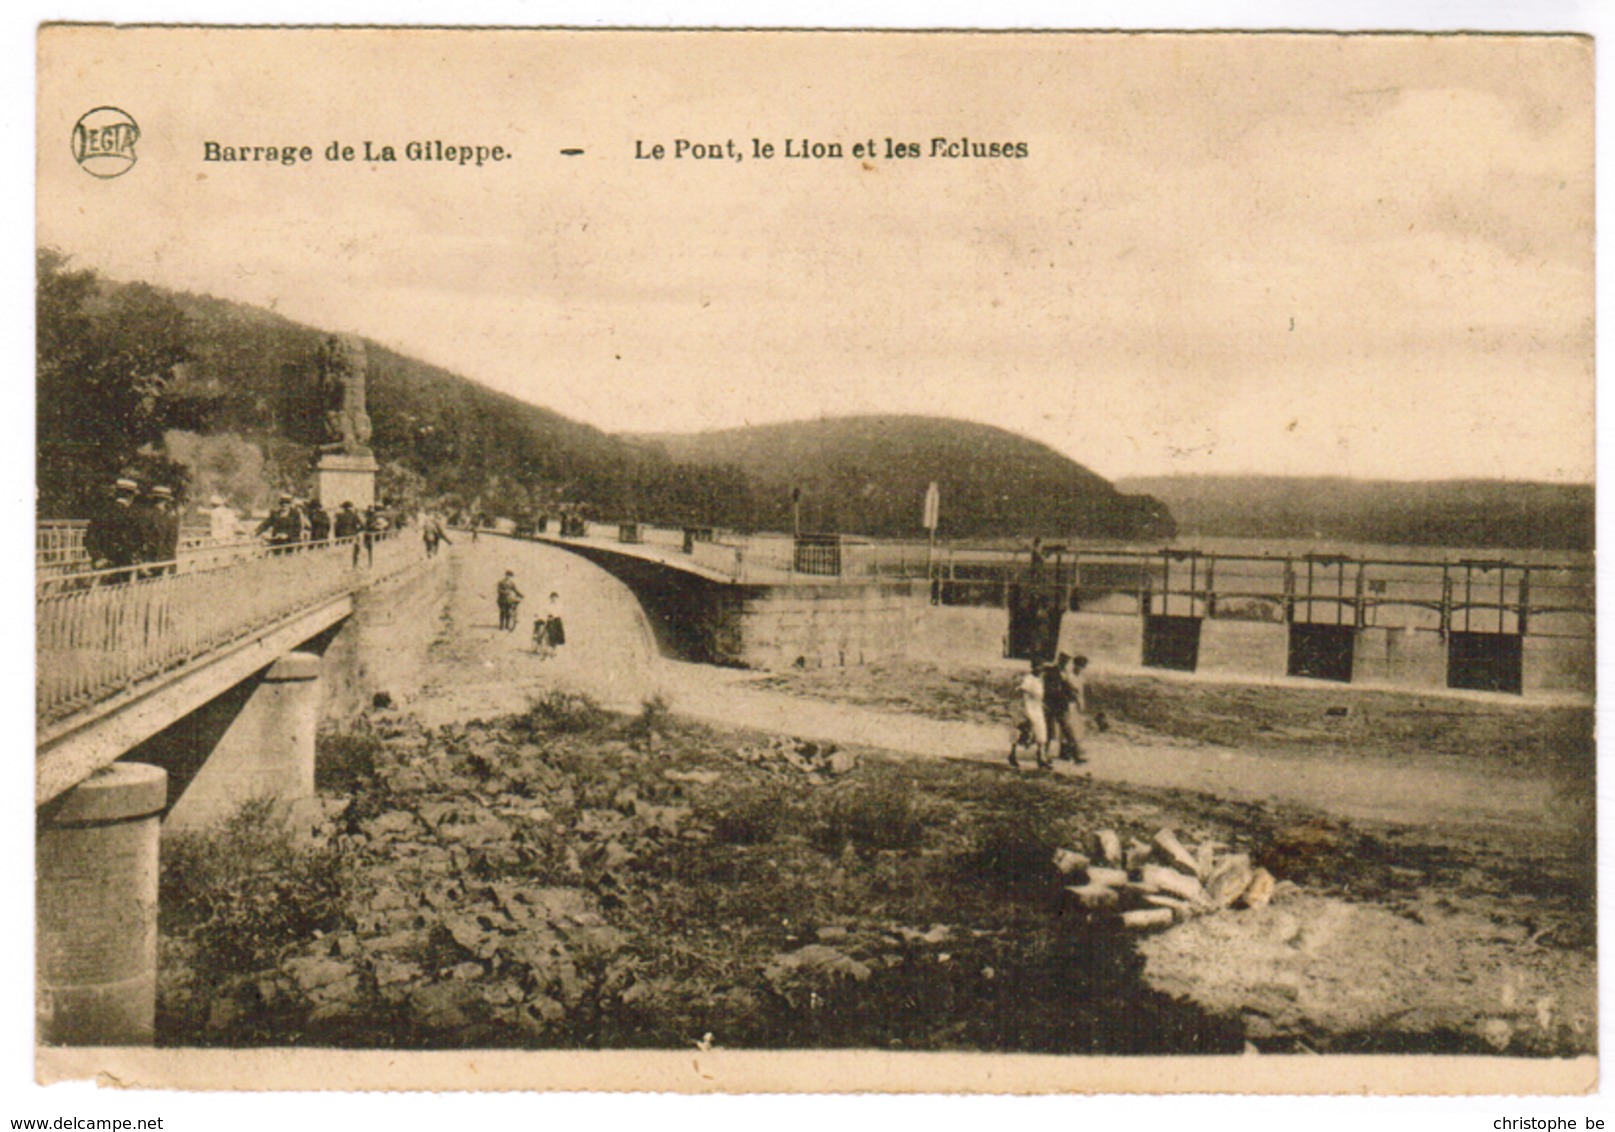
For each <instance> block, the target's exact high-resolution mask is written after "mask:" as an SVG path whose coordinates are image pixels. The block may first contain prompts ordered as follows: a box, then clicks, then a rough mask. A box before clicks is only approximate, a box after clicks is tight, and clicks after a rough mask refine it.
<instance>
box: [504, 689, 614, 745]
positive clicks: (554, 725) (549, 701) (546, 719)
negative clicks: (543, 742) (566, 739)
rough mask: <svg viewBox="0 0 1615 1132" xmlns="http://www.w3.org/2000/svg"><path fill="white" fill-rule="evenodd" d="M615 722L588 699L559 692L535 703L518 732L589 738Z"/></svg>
mask: <svg viewBox="0 0 1615 1132" xmlns="http://www.w3.org/2000/svg"><path fill="white" fill-rule="evenodd" d="M611 722H612V715H611V713H610V712H608V711H606V709H605V708H603V707H601V706H600V705H599V704H597V703H595V702H594V700H592V699H590V698H589V697H588V696H585V695H583V694H581V693H578V692H563V691H560V690H555V691H549V692H545V693H544V694H543V695H542V696H539V697H537V698H536V699H534V700H533V702H532V706H530V707H529V708H528V709H527V713H526V714H525V715H522V716H518V717H517V729H518V730H523V731H526V732H527V733H528V734H530V735H586V734H589V733H591V732H596V731H603V730H605V729H606V728H607V727H608V726H609V725H610V724H611Z"/></svg>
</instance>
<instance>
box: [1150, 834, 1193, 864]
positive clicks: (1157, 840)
mask: <svg viewBox="0 0 1615 1132" xmlns="http://www.w3.org/2000/svg"><path fill="white" fill-rule="evenodd" d="M1150 840H1151V841H1152V842H1153V843H1154V845H1155V847H1156V848H1157V849H1159V850H1160V851H1161V852H1162V853H1164V854H1166V857H1167V859H1168V860H1170V861H1171V862H1172V863H1173V864H1175V865H1177V866H1178V867H1179V868H1180V869H1182V870H1184V871H1185V872H1187V873H1192V874H1194V875H1196V876H1198V875H1199V872H1200V862H1199V861H1198V860H1196V859H1195V856H1194V854H1193V853H1191V852H1189V851H1188V850H1187V849H1185V848H1184V847H1183V842H1181V841H1179V840H1178V835H1177V834H1176V833H1174V832H1172V830H1171V829H1170V828H1162V829H1158V830H1156V831H1155V836H1154V837H1152V838H1150Z"/></svg>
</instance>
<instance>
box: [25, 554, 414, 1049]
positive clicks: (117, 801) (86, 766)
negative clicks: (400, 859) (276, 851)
mask: <svg viewBox="0 0 1615 1132" xmlns="http://www.w3.org/2000/svg"><path fill="white" fill-rule="evenodd" d="M432 565H433V563H432V562H430V561H428V560H426V559H425V558H424V555H423V551H422V549H421V546H420V544H419V543H418V542H416V541H415V540H413V539H410V538H406V537H397V536H393V537H389V536H387V535H385V534H383V535H371V536H370V537H369V540H368V542H366V541H364V540H363V536H361V538H359V539H346V540H338V541H330V542H325V543H318V544H314V543H309V544H303V545H300V546H295V547H287V548H266V547H262V546H259V545H256V544H243V545H237V546H221V547H198V548H196V549H194V550H192V551H190V552H187V553H186V554H184V555H182V557H181V558H179V559H178V560H176V561H171V562H154V563H145V564H143V565H142V566H140V567H139V568H138V569H137V570H135V571H130V570H127V569H122V570H105V571H82V572H77V573H64V572H60V571H49V570H46V571H41V573H40V575H39V577H38V580H37V582H36V592H35V617H36V646H35V648H36V664H37V668H36V681H35V707H36V712H37V733H36V741H35V749H36V759H35V787H34V798H35V804H36V806H37V807H38V818H37V822H36V837H37V845H38V851H37V876H36V885H37V890H36V892H37V895H36V920H37V931H38V939H37V948H38V963H39V970H38V997H39V1004H40V1010H39V1016H40V1032H41V1038H42V1040H45V1041H52V1042H60V1043H65V1044H96V1043H105V1042H118V1043H142V1042H149V1041H150V1040H151V1033H152V1027H153V1022H154V1008H155V978H156V891H157V857H158V844H159V823H161V826H162V827H165V828H169V829H185V828H199V827H206V826H208V825H211V824H214V823H216V822H218V821H220V820H222V819H223V818H224V817H225V816H227V815H228V814H229V813H230V812H231V811H233V810H234V808H235V807H237V806H239V805H240V804H241V803H242V802H244V801H247V800H248V799H250V798H255V797H264V796H268V797H272V798H275V799H278V800H279V801H281V802H284V803H286V804H288V805H294V804H296V803H297V802H299V801H300V800H302V799H312V798H313V796H314V740H315V729H316V726H317V722H318V714H319V710H320V707H321V702H322V699H324V698H329V695H330V691H331V689H330V687H328V685H331V684H333V683H340V676H341V673H340V671H339V669H340V668H342V667H343V665H342V664H340V663H339V664H331V663H330V659H331V657H332V656H333V655H337V656H341V655H342V654H343V650H344V648H345V649H346V650H347V651H346V660H347V666H349V667H351V666H353V665H354V664H355V663H356V658H355V656H354V650H355V648H356V647H357V646H356V644H355V642H354V641H353V640H347V641H346V642H344V633H346V634H347V636H348V637H352V636H354V633H353V632H352V631H351V630H350V629H348V628H345V627H347V626H355V625H357V623H359V622H362V621H363V620H364V617H363V614H364V612H365V609H366V606H367V602H368V603H370V604H374V602H373V601H372V600H371V599H373V598H375V597H377V596H380V597H382V598H384V600H385V603H386V604H387V605H388V606H397V605H398V604H399V603H400V601H403V602H405V603H407V602H408V601H410V600H411V593H412V590H413V591H419V590H420V589H421V582H422V581H423V580H430V579H431V577H432V574H433V571H432ZM424 596H425V597H426V598H427V599H428V600H429V599H430V596H431V595H430V587H428V589H427V591H426V592H425V594H424ZM417 604H418V602H417ZM406 612H407V611H406ZM424 621H425V623H426V624H428V625H431V624H435V621H434V619H432V618H425V619H424ZM321 654H324V656H323V657H322V655H321ZM322 669H325V670H326V676H327V679H326V680H323V681H322V679H321V675H322ZM130 755H132V756H133V757H132V758H127V759H126V758H125V756H130ZM154 764H159V765H154ZM164 764H166V765H164ZM171 795H173V796H172V797H171Z"/></svg>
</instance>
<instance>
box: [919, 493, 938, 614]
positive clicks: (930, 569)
mask: <svg viewBox="0 0 1615 1132" xmlns="http://www.w3.org/2000/svg"><path fill="white" fill-rule="evenodd" d="M941 510H942V489H941V488H939V487H937V483H936V480H932V481H931V486H930V487H928V488H926V489H925V510H924V513H923V514H922V516H921V522H922V523H923V524H924V526H925V529H926V531H927V532H928V533H929V536H930V538H929V540H928V541H927V543H926V545H925V583H926V585H928V586H930V587H931V601H932V602H933V603H935V602H936V600H937V596H938V595H937V585H936V578H935V576H934V574H935V570H936V524H937V518H938V514H939V513H940V511H941Z"/></svg>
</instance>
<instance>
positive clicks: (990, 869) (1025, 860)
mask: <svg viewBox="0 0 1615 1132" xmlns="http://www.w3.org/2000/svg"><path fill="white" fill-rule="evenodd" d="M1060 846H1061V838H1060V837H1059V835H1058V833H1057V832H1056V831H1055V829H1054V828H1053V826H1052V825H1051V824H1050V823H1049V822H1048V821H1046V820H1041V819H1039V818H1038V817H1036V816H1035V815H1032V814H1026V815H1019V814H1015V815H1012V814H1003V813H994V814H990V815H988V816H986V817H984V818H982V819H981V821H980V822H979V823H978V824H977V825H976V827H975V828H974V829H973V830H972V831H971V834H970V843H969V846H968V848H966V850H965V852H964V854H963V856H962V857H961V859H960V864H961V865H962V866H963V868H964V871H965V872H966V873H967V874H968V875H970V876H972V877H975V878H979V879H983V880H991V881H997V882H1000V883H1009V884H1026V883H1039V884H1041V883H1044V882H1047V881H1049V880H1050V878H1052V877H1055V876H1057V875H1058V874H1057V873H1055V872H1054V869H1053V866H1052V865H1051V864H1050V862H1051V861H1052V860H1053V859H1054V851H1055V850H1056V849H1058V848H1060Z"/></svg>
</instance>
